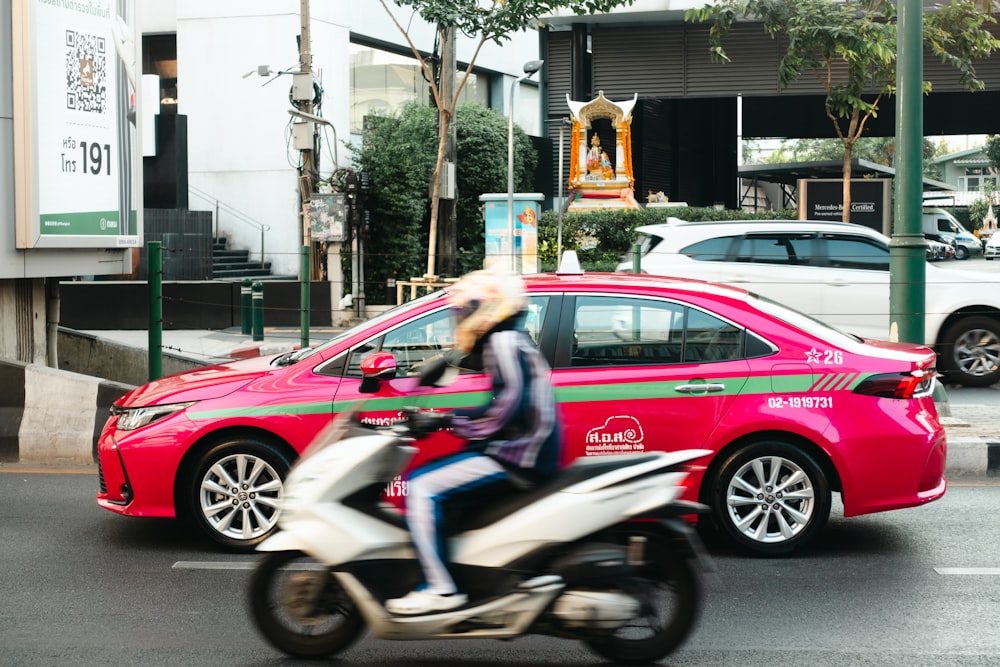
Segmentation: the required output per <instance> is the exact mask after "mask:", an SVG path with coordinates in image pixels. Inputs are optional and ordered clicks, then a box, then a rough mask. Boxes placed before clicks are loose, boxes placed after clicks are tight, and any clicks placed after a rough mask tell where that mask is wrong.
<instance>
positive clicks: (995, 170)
mask: <svg viewBox="0 0 1000 667" xmlns="http://www.w3.org/2000/svg"><path fill="white" fill-rule="evenodd" d="M983 154H984V155H985V156H986V159H987V160H989V161H990V173H991V174H993V176H994V177H995V176H996V175H997V174H1000V136H998V135H996V134H988V135H986V143H985V144H983Z"/></svg>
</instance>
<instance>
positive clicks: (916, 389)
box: [854, 370, 934, 398]
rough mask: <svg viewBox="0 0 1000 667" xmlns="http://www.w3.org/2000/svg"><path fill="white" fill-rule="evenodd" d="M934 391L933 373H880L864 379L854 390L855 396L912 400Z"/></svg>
mask: <svg viewBox="0 0 1000 667" xmlns="http://www.w3.org/2000/svg"><path fill="white" fill-rule="evenodd" d="M933 391H934V371H932V370H929V371H911V372H909V373H882V374H880V375H872V376H871V377H869V378H866V379H865V380H864V381H863V382H862V383H861V384H859V385H858V386H857V387H855V389H854V393H856V394H864V395H865V396H880V397H882V398H914V397H917V396H926V395H929V394H931V393H933Z"/></svg>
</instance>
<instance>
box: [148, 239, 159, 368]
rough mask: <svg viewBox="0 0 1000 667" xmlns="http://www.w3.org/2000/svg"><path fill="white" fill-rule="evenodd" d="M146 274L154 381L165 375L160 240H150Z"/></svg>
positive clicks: (150, 360) (149, 347)
mask: <svg viewBox="0 0 1000 667" xmlns="http://www.w3.org/2000/svg"><path fill="white" fill-rule="evenodd" d="M146 275H147V278H146V282H147V285H148V287H149V334H148V340H147V343H148V345H147V348H148V351H147V354H146V357H147V361H148V365H149V379H150V381H152V380H158V379H159V378H161V377H163V259H162V256H161V254H160V242H159V241H150V242H149V246H148V250H147V255H146Z"/></svg>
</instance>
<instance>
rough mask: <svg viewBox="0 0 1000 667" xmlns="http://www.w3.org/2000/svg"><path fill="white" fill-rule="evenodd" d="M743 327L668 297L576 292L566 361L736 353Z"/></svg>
mask: <svg viewBox="0 0 1000 667" xmlns="http://www.w3.org/2000/svg"><path fill="white" fill-rule="evenodd" d="M741 345H742V330H741V329H740V328H738V327H735V326H733V325H732V324H729V323H728V322H725V321H724V320H721V319H719V318H718V317H715V316H714V315H711V314H709V313H706V312H704V311H701V310H698V309H696V308H690V307H688V306H684V305H682V304H678V303H673V302H669V301H655V300H651V299H638V298H632V297H624V296H621V297H618V296H579V297H577V299H576V314H575V317H574V323H573V348H572V351H571V354H570V365H572V366H574V367H583V366H590V367H594V366H620V365H659V364H679V363H698V362H707V361H722V360H725V359H736V358H739V356H740V354H741Z"/></svg>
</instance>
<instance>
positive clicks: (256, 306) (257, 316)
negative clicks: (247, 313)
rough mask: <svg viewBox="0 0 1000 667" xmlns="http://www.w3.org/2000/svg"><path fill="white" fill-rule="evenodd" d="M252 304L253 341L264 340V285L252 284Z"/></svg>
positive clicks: (258, 282) (260, 283) (259, 283)
mask: <svg viewBox="0 0 1000 667" xmlns="http://www.w3.org/2000/svg"><path fill="white" fill-rule="evenodd" d="M250 300H251V301H252V302H253V340H255V341H257V340H264V283H262V282H260V281H259V280H258V281H257V282H255V283H254V284H253V287H252V288H251V293H250Z"/></svg>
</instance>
